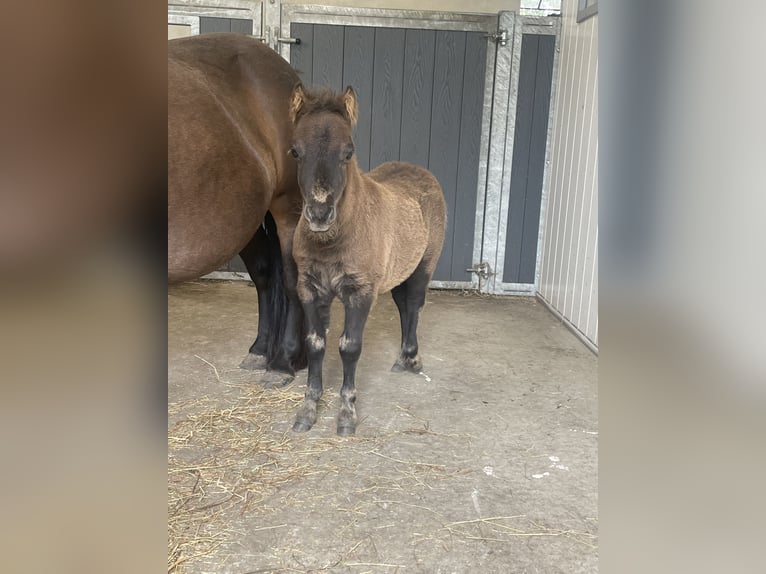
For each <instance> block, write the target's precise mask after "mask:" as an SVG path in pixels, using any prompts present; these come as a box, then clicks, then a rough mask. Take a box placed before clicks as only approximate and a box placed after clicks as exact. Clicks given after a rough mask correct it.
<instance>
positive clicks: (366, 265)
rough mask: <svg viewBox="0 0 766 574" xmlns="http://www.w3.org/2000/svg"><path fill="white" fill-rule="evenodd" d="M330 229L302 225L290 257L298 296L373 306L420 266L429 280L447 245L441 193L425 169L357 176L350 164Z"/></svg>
mask: <svg viewBox="0 0 766 574" xmlns="http://www.w3.org/2000/svg"><path fill="white" fill-rule="evenodd" d="M347 169H348V172H347V184H346V191H345V192H344V194H343V197H342V198H341V201H340V203H339V205H338V206H337V210H338V216H337V219H336V221H335V223H334V224H333V227H332V229H330V230H329V231H327V232H325V233H315V232H312V231H311V230H310V229H309V226H308V223H307V222H306V220H305V219H304V218H301V220H300V222H299V223H298V227H297V230H296V234H295V240H294V241H295V243H294V246H293V255H294V257H295V260H296V263H297V265H298V269H299V277H298V294H299V296H300V298H301V300H303V301H308V300H310V298H311V296H312V290H313V291H315V292H319V293H325V292H326V290H327V289H328V287H329V289H331V293H326V294H327V295H335V296H340V295H341V294H342V291H343V290H346V289H351V288H355V289H356V290H357V294H358V296H360V297H362V296H364V297H368V296H372V297H373V299H374V298H376V297H377V295H378V294H379V293H385V292H386V291H390V290H391V289H393V288H394V287H396V286H397V285H399V284H401V283H402V282H403V281H405V280H406V279H407V278H408V277H409V276H410V275H412V273H413V272H414V271H415V269H416V268H417V267H418V265H419V264H421V261H422V265H423V266H424V267H423V271H425V272H426V273H427V274H428V276H430V275H431V274H432V273H433V270H434V268H435V267H436V263H437V261H438V258H439V255H440V253H441V249H442V243H443V242H444V230H445V226H446V218H447V210H446V205H445V202H444V195H443V193H442V190H441V186H440V185H439V182H438V181H437V180H436V178H435V177H434V176H433V175H432V174H431V173H430V172H429V171H428V170H426V169H424V168H422V167H419V166H416V165H412V164H409V163H404V162H389V163H385V164H383V165H381V166H380V167H378V168H376V169H375V170H373V171H371V172H369V173H366V174H365V173H362V172H361V171H360V170H359V167H358V165H357V163H356V160H355V159H354V160H352V161H351V162H350V163H349V165H348V168H347Z"/></svg>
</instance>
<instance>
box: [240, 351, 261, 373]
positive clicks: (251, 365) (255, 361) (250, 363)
mask: <svg viewBox="0 0 766 574" xmlns="http://www.w3.org/2000/svg"><path fill="white" fill-rule="evenodd" d="M267 367H268V361H267V360H266V357H265V356H264V355H256V354H255V353H248V354H247V356H246V357H245V358H244V359H242V362H241V363H240V364H239V368H240V369H247V370H248V371H260V370H266V368H267Z"/></svg>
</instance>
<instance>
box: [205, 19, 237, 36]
mask: <svg viewBox="0 0 766 574" xmlns="http://www.w3.org/2000/svg"><path fill="white" fill-rule="evenodd" d="M214 32H231V20H230V19H229V18H207V17H200V19H199V33H200V34H212V33H214Z"/></svg>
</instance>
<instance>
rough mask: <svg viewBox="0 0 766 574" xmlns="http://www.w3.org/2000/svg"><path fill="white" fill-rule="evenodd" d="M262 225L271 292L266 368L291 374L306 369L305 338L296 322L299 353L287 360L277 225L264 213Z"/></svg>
mask: <svg viewBox="0 0 766 574" xmlns="http://www.w3.org/2000/svg"><path fill="white" fill-rule="evenodd" d="M263 226H264V229H265V231H266V237H267V240H268V261H269V269H270V272H271V281H270V283H271V289H269V306H270V307H271V314H270V322H269V325H268V328H269V333H270V335H271V336H270V337H269V339H268V347H267V350H266V360H267V361H268V366H269V368H270V369H274V370H277V371H286V372H289V373H291V374H294V373H295V371H296V370H297V369H302V368H304V367H305V366H306V356H305V355H306V350H305V345H304V344H303V341H304V339H305V334H304V332H303V331H304V325H303V321H301V323H300V332H299V333H298V343H299V345H300V352H299V353H298V356H296V357H292V360H290V359H289V358H288V357H287V356H286V353H285V351H286V349H285V326H286V324H287V312H288V309H289V299H288V295H287V286H286V285H285V281H286V277H285V272H284V260H283V259H282V248H281V245H280V243H279V235H278V234H277V224H276V222H275V221H274V218H273V217H272V215H271V212H268V211H267V212H266V217H265V218H264V220H263Z"/></svg>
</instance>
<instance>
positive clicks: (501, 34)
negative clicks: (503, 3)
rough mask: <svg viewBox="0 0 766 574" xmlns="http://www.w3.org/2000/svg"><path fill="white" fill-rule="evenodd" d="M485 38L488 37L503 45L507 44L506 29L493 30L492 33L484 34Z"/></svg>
mask: <svg viewBox="0 0 766 574" xmlns="http://www.w3.org/2000/svg"><path fill="white" fill-rule="evenodd" d="M485 38H489V39H490V40H492V41H493V42H495V43H496V44H500V45H501V46H505V45H506V44H508V30H504V29H502V28H501V29H500V30H498V31H497V32H494V33H492V34H486V35H485Z"/></svg>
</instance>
